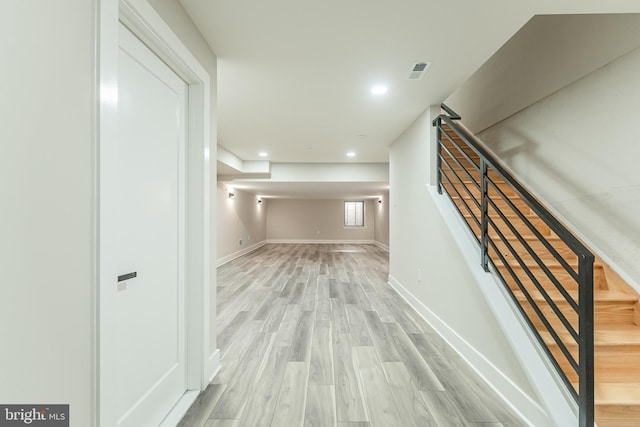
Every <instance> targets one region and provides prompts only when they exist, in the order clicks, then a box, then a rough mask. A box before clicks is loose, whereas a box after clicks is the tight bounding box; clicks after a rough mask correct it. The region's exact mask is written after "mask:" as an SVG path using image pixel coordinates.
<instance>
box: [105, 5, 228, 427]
mask: <svg viewBox="0 0 640 427" xmlns="http://www.w3.org/2000/svg"><path fill="white" fill-rule="evenodd" d="M98 8H99V12H98V35H97V39H98V45H97V56H98V58H99V62H98V64H99V69H98V82H97V83H98V85H99V89H100V100H99V129H98V148H97V150H98V157H99V176H98V201H99V203H98V205H99V214H98V253H99V259H98V262H97V263H98V266H97V267H98V271H99V284H98V295H97V296H96V298H97V302H96V305H97V310H98V315H99V318H98V325H97V336H98V338H97V339H98V361H97V363H96V367H95V369H96V378H97V415H96V417H97V420H96V424H99V425H101V426H105V427H109V426H113V425H116V421H115V416H116V414H115V412H116V411H115V410H114V407H115V398H114V396H115V386H114V385H113V381H109V380H107V379H110V378H112V377H113V373H112V372H109V370H108V366H109V361H111V360H114V357H115V351H116V349H115V348H113V347H114V345H113V343H115V342H116V339H115V336H114V334H115V331H114V330H113V329H114V328H113V327H112V322H110V319H109V318H107V317H105V310H104V307H109V305H110V304H113V303H114V299H115V297H114V293H113V292H110V287H113V286H112V282H113V278H114V277H116V276H117V272H116V269H115V264H114V261H113V260H112V259H110V258H109V256H110V255H109V254H110V253H111V252H112V251H111V252H110V249H111V248H113V247H115V246H114V242H115V241H114V237H113V236H112V235H110V234H109V233H108V230H107V229H106V228H105V227H106V226H105V222H104V218H113V217H115V214H116V209H117V203H114V201H115V200H117V185H116V184H115V183H117V176H116V175H114V172H113V169H114V168H113V167H110V165H113V164H115V162H117V138H118V136H117V134H118V111H117V90H118V25H119V24H118V22H119V21H122V22H123V23H125V24H126V26H127V27H129V29H131V31H132V32H133V33H134V34H136V36H137V37H139V38H140V39H141V40H142V41H143V42H144V43H145V44H146V45H147V46H149V48H150V49H151V50H152V51H154V53H156V54H157V55H158V56H159V57H160V58H162V60H163V61H164V62H165V63H166V64H167V65H169V67H171V68H172V69H173V70H174V71H175V72H176V73H177V74H178V75H179V76H180V77H181V78H182V79H183V80H184V81H185V82H186V83H187V85H188V87H189V107H188V108H189V121H188V126H189V127H188V141H187V159H186V161H187V201H186V203H187V206H186V208H187V209H186V210H187V212H186V216H187V218H186V221H187V234H186V239H187V243H186V251H187V254H188V256H187V264H186V265H185V270H186V275H187V283H186V292H187V296H186V308H187V311H186V313H187V328H188V329H187V333H186V340H187V356H186V365H187V377H186V385H187V389H188V390H195V391H200V390H204V388H205V387H206V386H207V384H208V379H209V376H210V375H211V374H212V372H211V371H210V369H215V367H214V366H213V364H207V363H206V361H207V360H208V359H209V357H210V355H209V318H208V317H209V301H210V300H209V292H210V283H209V275H210V271H209V265H210V263H209V255H210V241H211V239H210V236H209V234H210V226H209V221H210V218H209V211H210V207H209V204H210V195H209V193H210V189H209V186H210V184H209V182H210V157H211V156H212V154H211V150H210V147H209V144H210V135H209V129H210V125H209V120H210V99H209V97H210V77H209V75H208V73H207V72H206V71H205V69H204V68H203V67H202V66H201V65H200V63H199V62H198V61H197V59H196V58H195V57H194V56H193V55H192V54H191V52H190V51H189V50H188V49H187V48H186V47H185V46H184V44H183V43H182V42H181V41H180V39H179V38H178V37H177V36H176V35H175V34H174V33H173V31H172V30H171V28H169V26H167V24H166V23H165V22H164V21H163V20H162V18H161V17H160V16H159V15H158V14H157V12H156V11H155V10H154V9H153V8H152V7H151V5H150V4H149V3H148V2H147V1H146V0H119V1H118V0H105V1H101V2H99V3H98ZM213 156H215V153H214V154H213ZM214 355H215V353H214ZM218 365H219V364H218ZM196 395H197V392H196ZM185 396H187V393H185Z"/></svg>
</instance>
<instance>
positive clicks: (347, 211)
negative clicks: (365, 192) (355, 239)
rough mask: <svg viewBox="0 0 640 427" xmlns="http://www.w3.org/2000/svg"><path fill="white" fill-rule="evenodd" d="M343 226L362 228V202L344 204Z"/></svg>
mask: <svg viewBox="0 0 640 427" xmlns="http://www.w3.org/2000/svg"><path fill="white" fill-rule="evenodd" d="M344 226H345V227H364V202H344Z"/></svg>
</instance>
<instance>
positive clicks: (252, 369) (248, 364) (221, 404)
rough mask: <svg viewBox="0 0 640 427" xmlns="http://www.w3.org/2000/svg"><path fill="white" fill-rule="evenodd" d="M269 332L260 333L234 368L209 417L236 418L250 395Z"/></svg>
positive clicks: (265, 349) (265, 350) (266, 346)
mask: <svg viewBox="0 0 640 427" xmlns="http://www.w3.org/2000/svg"><path fill="white" fill-rule="evenodd" d="M272 338H273V337H272V335H271V334H263V333H260V334H258V336H257V337H256V340H255V341H254V346H252V347H251V348H250V350H249V351H248V352H247V354H246V355H245V357H244V358H243V359H242V362H241V363H240V365H239V366H238V369H236V372H235V374H234V375H233V377H232V378H231V380H230V381H229V384H228V385H227V387H226V388H225V389H224V391H223V392H222V396H220V399H218V403H217V404H216V406H215V407H214V408H213V411H212V413H211V417H210V418H238V416H239V415H240V410H241V409H242V407H243V406H244V404H245V402H246V401H247V399H248V398H249V396H250V393H251V390H252V389H253V384H254V382H255V377H256V373H257V372H258V368H259V367H260V365H261V364H262V361H263V359H264V357H265V355H266V354H268V350H269V347H270V345H271V341H272Z"/></svg>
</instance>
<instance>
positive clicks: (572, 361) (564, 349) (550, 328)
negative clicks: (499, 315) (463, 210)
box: [489, 240, 578, 373]
mask: <svg viewBox="0 0 640 427" xmlns="http://www.w3.org/2000/svg"><path fill="white" fill-rule="evenodd" d="M489 244H490V245H491V246H492V247H493V249H494V250H495V251H496V254H497V255H498V257H499V258H500V260H501V261H502V263H503V265H504V266H505V267H506V268H507V270H509V273H510V274H511V277H513V279H514V280H515V281H516V284H517V285H518V287H519V288H520V290H521V291H522V294H523V295H524V297H525V298H526V299H527V301H528V302H529V304H530V305H531V308H533V311H535V313H536V314H537V315H538V318H539V319H540V320H541V321H542V324H543V325H544V327H545V328H546V329H547V331H548V332H549V334H551V337H552V338H553V340H554V341H555V342H556V344H557V345H558V348H559V349H560V351H562V354H564V357H566V359H567V361H568V362H569V364H570V365H571V367H572V368H573V369H574V371H575V372H576V373H578V363H577V362H576V361H575V359H574V358H573V356H572V355H571V352H569V350H568V349H567V347H566V346H565V345H564V342H563V341H562V339H560V337H559V336H558V334H557V333H556V330H555V329H554V328H553V326H551V324H550V323H549V321H548V320H547V318H546V317H545V315H544V313H542V310H540V307H538V305H537V304H536V303H535V300H534V299H533V297H532V296H531V295H530V294H529V292H528V291H527V290H526V288H525V287H524V285H523V284H522V282H521V281H520V279H519V278H518V276H517V275H516V274H515V272H514V271H513V269H512V268H511V266H510V265H509V263H508V262H507V261H506V260H505V258H504V257H503V256H502V254H501V253H500V251H499V250H498V249H497V248H496V246H495V244H494V243H493V241H492V240H489ZM496 270H499V269H498V268H496ZM505 283H506V282H505ZM514 296H515V295H514ZM545 346H546V345H545Z"/></svg>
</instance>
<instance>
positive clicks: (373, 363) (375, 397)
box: [354, 347, 402, 426]
mask: <svg viewBox="0 0 640 427" xmlns="http://www.w3.org/2000/svg"><path fill="white" fill-rule="evenodd" d="M354 351H355V353H356V356H357V358H358V363H359V366H358V373H359V374H360V378H361V381H362V389H363V392H364V397H365V402H366V405H367V412H368V413H369V417H371V420H370V421H371V424H372V425H374V426H396V425H402V424H401V423H400V414H399V413H398V408H397V407H396V405H395V403H394V401H393V396H392V395H391V390H390V388H389V383H388V382H387V379H386V377H385V374H384V371H383V370H382V366H381V364H380V360H379V359H378V356H377V355H376V351H375V350H374V349H373V347H354Z"/></svg>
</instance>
